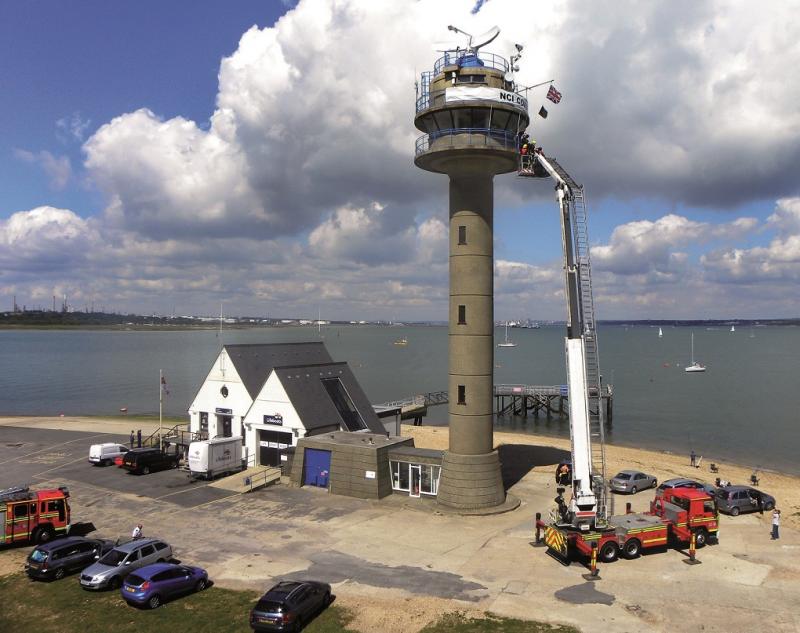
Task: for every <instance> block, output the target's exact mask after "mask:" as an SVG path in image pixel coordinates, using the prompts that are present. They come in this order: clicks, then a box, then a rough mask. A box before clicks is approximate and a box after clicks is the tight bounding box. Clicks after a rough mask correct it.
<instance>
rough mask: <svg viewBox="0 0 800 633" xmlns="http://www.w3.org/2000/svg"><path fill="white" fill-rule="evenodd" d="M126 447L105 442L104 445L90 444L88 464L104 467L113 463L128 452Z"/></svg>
mask: <svg viewBox="0 0 800 633" xmlns="http://www.w3.org/2000/svg"><path fill="white" fill-rule="evenodd" d="M128 450H129V449H128V447H127V446H123V445H122V444H114V443H112V442H106V443H105V444H92V445H91V446H90V447H89V463H91V464H95V465H97V466H106V465H108V464H113V463H114V458H115V457H118V456H119V455H124V454H125V453H127V452H128Z"/></svg>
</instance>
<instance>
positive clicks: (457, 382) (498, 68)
mask: <svg viewBox="0 0 800 633" xmlns="http://www.w3.org/2000/svg"><path fill="white" fill-rule="evenodd" d="M448 29H449V30H451V31H454V32H456V33H460V34H461V35H463V36H465V37H466V38H468V41H467V46H466V47H465V48H460V47H456V48H453V49H452V50H446V51H444V55H443V56H442V57H440V58H439V59H438V60H436V63H435V64H434V65H433V70H431V71H425V72H423V73H422V75H421V81H420V84H419V86H418V88H417V105H416V116H415V118H414V125H415V126H416V127H417V129H419V130H420V131H421V132H424V134H423V135H422V136H420V137H419V138H418V139H417V142H416V148H415V149H416V151H415V158H414V164H416V165H417V167H420V168H421V169H425V170H427V171H432V172H436V173H440V174H447V176H448V177H449V179H450V238H449V242H450V308H449V384H448V393H449V405H448V407H449V422H450V440H449V449H448V451H447V452H446V453H445V455H444V459H443V461H442V471H441V480H440V482H439V492H438V501H439V503H441V504H442V505H445V506H449V507H451V508H455V509H459V510H477V509H481V508H491V507H494V506H498V505H500V504H503V503H504V501H505V490H504V488H503V480H502V477H501V475H500V459H499V457H498V454H497V451H495V450H494V443H493V415H492V399H493V395H494V394H493V390H494V247H493V236H494V231H493V212H494V182H493V181H494V177H495V175H497V174H504V173H508V172H512V171H517V167H518V159H519V152H518V147H517V143H518V141H517V138H518V133H519V132H521V131H523V130H525V129H526V128H527V127H528V123H529V116H528V103H527V100H526V99H525V98H524V97H523V96H522V95H521V94H519V93H518V92H517V91H516V85H515V83H514V71H515V70H518V69H517V68H516V67H515V65H514V64H515V63H516V62H517V61H518V60H519V57H520V55H519V53H520V52H521V50H522V47H521V46H519V45H517V51H516V52H517V54H515V55H513V56H511V57H510V58H509V59H506V58H504V57H501V56H498V55H494V54H492V53H485V52H483V51H481V50H480V49H481V48H482V47H483V46H485V45H487V44H489V43H490V42H491V41H493V40H494V39H495V38H496V37H497V35H498V34H499V29H497V28H496V27H495V28H494V29H492V30H491V31H489V32H488V33H486V34H485V35H483V36H480V37H478V38H473V37H472V36H471V35H469V34H468V33H465V32H464V31H461V30H460V29H457V28H456V27H453V26H450V27H448Z"/></svg>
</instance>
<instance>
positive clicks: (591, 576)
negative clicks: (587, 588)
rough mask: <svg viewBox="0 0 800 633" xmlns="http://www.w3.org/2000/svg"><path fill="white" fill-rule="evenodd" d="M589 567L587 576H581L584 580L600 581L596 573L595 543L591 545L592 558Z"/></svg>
mask: <svg viewBox="0 0 800 633" xmlns="http://www.w3.org/2000/svg"><path fill="white" fill-rule="evenodd" d="M590 565H591V571H590V572H589V573H588V574H583V578H584V580H600V575H599V574H598V573H597V541H594V542H593V543H592V557H591V561H590Z"/></svg>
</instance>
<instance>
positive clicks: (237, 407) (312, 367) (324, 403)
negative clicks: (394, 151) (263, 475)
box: [189, 342, 443, 499]
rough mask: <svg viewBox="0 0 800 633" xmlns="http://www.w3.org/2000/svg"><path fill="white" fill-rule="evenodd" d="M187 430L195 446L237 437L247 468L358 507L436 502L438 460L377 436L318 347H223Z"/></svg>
mask: <svg viewBox="0 0 800 633" xmlns="http://www.w3.org/2000/svg"><path fill="white" fill-rule="evenodd" d="M189 420H190V429H191V431H192V432H194V433H198V434H199V436H200V437H207V438H215V437H234V436H241V437H242V444H243V445H244V449H245V451H244V452H245V455H246V459H247V464H248V465H250V466H254V465H262V466H283V467H284V474H286V475H288V476H289V478H290V481H291V483H292V485H295V486H315V487H319V488H325V489H327V490H328V491H329V492H331V493H332V494H341V495H346V496H352V497H359V498H362V499H379V498H381V497H385V496H387V495H389V494H401V495H407V496H410V497H421V498H426V497H427V498H431V497H435V496H436V494H437V493H438V488H439V474H440V471H441V463H442V455H443V453H442V451H438V450H431V449H423V448H416V447H415V446H414V440H413V438H410V437H409V438H402V437H398V436H396V435H393V434H392V433H391V432H389V431H387V429H392V430H393V429H394V428H395V425H394V423H392V422H388V423H387V427H386V428H384V425H383V423H382V422H381V420H380V419H379V418H378V416H377V414H376V413H375V411H374V409H373V407H372V405H371V404H370V402H369V400H368V399H367V396H366V394H365V393H364V391H363V390H362V389H361V386H360V385H359V384H358V382H357V381H356V378H355V376H354V375H353V373H352V372H351V371H350V368H349V366H348V365H347V363H337V362H334V361H333V359H332V358H331V357H330V355H329V354H328V351H327V350H326V349H325V346H324V344H323V343H321V342H312V343H275V344H260V345H225V346H224V347H223V348H222V350H221V351H220V353H219V355H218V356H217V358H216V360H215V361H214V364H213V365H212V367H211V369H210V370H209V372H208V375H207V376H206V379H205V380H204V381H203V384H202V385H201V386H200V389H199V390H198V392H197V395H196V396H195V397H194V400H193V401H192V404H191V405H190V406H189Z"/></svg>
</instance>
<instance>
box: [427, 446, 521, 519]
mask: <svg viewBox="0 0 800 633" xmlns="http://www.w3.org/2000/svg"><path fill="white" fill-rule="evenodd" d="M436 499H437V501H438V502H439V503H440V504H442V505H443V506H446V507H448V508H453V509H455V510H477V509H480V508H491V507H494V506H499V505H501V504H503V502H504V501H505V500H506V491H505V489H504V488H503V477H502V476H501V474H500V456H499V455H498V453H497V451H492V452H491V453H484V454H482V455H459V454H458V453H451V452H450V451H447V452H445V454H444V456H443V458H442V473H441V478H440V479H439V491H438V494H437V496H436Z"/></svg>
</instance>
